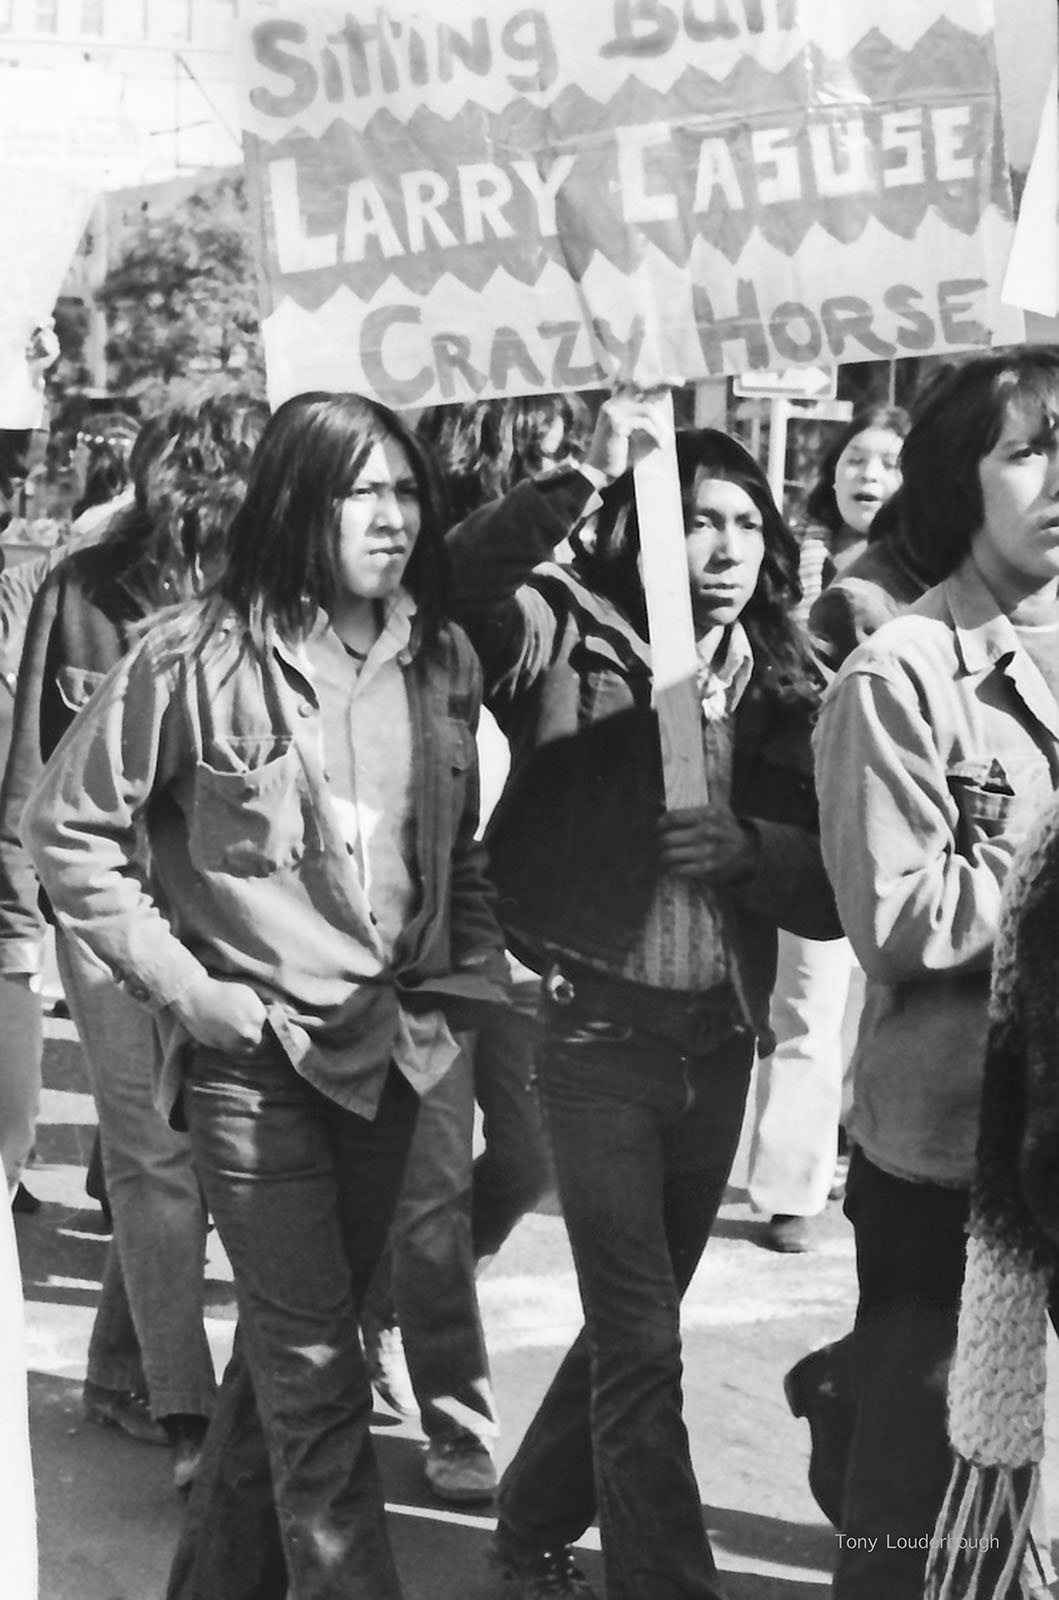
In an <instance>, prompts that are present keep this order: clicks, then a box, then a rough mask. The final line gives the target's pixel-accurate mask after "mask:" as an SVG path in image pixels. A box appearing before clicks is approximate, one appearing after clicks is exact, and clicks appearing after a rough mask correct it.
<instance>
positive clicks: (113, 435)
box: [70, 412, 140, 542]
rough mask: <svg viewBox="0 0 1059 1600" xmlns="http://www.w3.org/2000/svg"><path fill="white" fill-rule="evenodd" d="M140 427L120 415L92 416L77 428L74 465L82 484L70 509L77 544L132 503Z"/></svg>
mask: <svg viewBox="0 0 1059 1600" xmlns="http://www.w3.org/2000/svg"><path fill="white" fill-rule="evenodd" d="M139 432H140V429H139V425H138V423H136V422H135V421H134V420H133V419H132V418H131V417H127V416H124V415H123V414H122V413H121V412H107V413H104V414H103V415H97V416H91V417H89V418H87V419H86V420H85V422H84V423H83V424H82V426H81V427H80V428H79V429H78V433H77V438H76V440H75V443H74V449H73V452H72V456H71V464H72V467H73V470H74V474H75V477H76V480H77V483H78V484H79V490H78V493H77V497H76V499H75V500H74V502H73V505H72V506H71V508H70V516H71V519H72V527H71V530H70V532H71V539H72V540H73V541H74V542H78V541H79V540H81V539H84V538H86V537H87V536H89V535H91V534H92V533H93V532H95V530H96V529H97V528H99V527H101V526H102V525H103V524H105V523H106V522H107V521H108V520H109V519H110V517H112V516H113V515H114V513H115V512H116V511H120V510H121V509H122V508H123V507H124V506H128V505H131V504H132V502H133V493H134V491H133V483H132V476H131V470H130V456H131V454H132V450H133V448H134V445H135V441H136V438H137V436H138V434H139Z"/></svg>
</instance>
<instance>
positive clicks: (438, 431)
mask: <svg viewBox="0 0 1059 1600" xmlns="http://www.w3.org/2000/svg"><path fill="white" fill-rule="evenodd" d="M556 422H559V423H561V425H562V430H563V435H562V452H563V455H564V456H565V457H568V458H570V459H572V460H574V461H577V460H580V458H581V456H582V455H583V454H584V449H585V444H586V442H587V439H588V431H589V430H588V423H589V412H588V407H587V405H586V404H585V402H584V401H583V400H582V399H581V398H580V396H579V395H576V394H538V395H529V396H525V397H522V398H519V399H511V400H469V401H467V402H466V403H465V404H463V405H451V406H428V407H427V409H426V410H425V411H424V412H423V413H422V415H421V416H420V418H419V421H418V422H417V423H416V433H417V435H418V437H419V438H420V439H422V441H423V442H424V444H426V445H428V446H429V448H430V449H431V450H432V451H433V453H434V456H435V458H436V460H437V463H438V466H439V467H440V469H441V473H442V476H443V478H444V480H445V486H446V489H447V492H448V495H449V500H450V502H451V512H452V516H453V518H454V519H455V520H456V521H459V520H461V519H462V518H463V517H466V516H469V515H470V513H471V512H472V511H476V510H477V509H478V507H479V506H482V505H485V504H486V503H487V502H488V501H490V500H498V499H500V497H501V496H502V495H505V494H507V492H508V490H509V489H513V488H514V487H515V485H516V483H521V482H522V480H523V479H524V478H535V477H536V476H537V475H538V473H540V472H542V471H544V469H545V468H546V467H548V466H549V465H550V464H551V463H550V462H549V461H547V460H546V459H545V456H544V451H543V443H544V440H545V439H546V438H547V436H548V434H549V433H550V432H551V431H552V429H553V428H554V426H555V424H556Z"/></svg>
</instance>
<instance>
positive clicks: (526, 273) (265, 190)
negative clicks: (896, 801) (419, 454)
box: [239, 0, 1021, 803]
mask: <svg viewBox="0 0 1059 1600" xmlns="http://www.w3.org/2000/svg"><path fill="white" fill-rule="evenodd" d="M993 31H994V18H993V11H992V6H991V4H989V3H988V0H581V3H580V4H578V5H576V6H571V5H570V4H569V3H568V0H536V3H533V4H529V5H527V4H525V3H524V0H488V3H486V0H446V4H445V5H444V6H443V7H442V6H439V5H430V4H424V3H420V4H418V5H417V4H415V0H408V3H405V0H387V3H385V4H378V5H375V6H372V7H369V6H367V5H360V6H353V5H348V4H347V5H342V4H327V3H324V0H319V3H305V0H259V3H258V5H257V7H256V9H255V8H253V7H251V8H249V9H247V11H246V12H245V13H244V16H243V24H242V32H241V35H240V43H239V59H240V64H241V108H242V122H243V133H244V154H245V158H246V164H247V170H248V174H249V177H250V180H251V193H252V196H253V200H254V213H255V218H256V226H257V230H258V252H259V259H260V262H261V267H262V284H263V290H264V308H263V311H264V316H263V329H262V331H263V337H264V343H265V355H266V363H267V370H268V383H269V393H270V396H271V398H272V400H273V402H278V401H280V400H282V399H284V398H285V397H286V396H288V395H290V394H294V393H297V392H299V391H303V390H305V389H308V388H324V389H354V390H358V391H360V392H361V393H364V394H368V395H373V396H374V397H376V398H377V399H379V400H381V401H383V402H385V403H386V404H388V405H391V406H394V407H396V408H407V407H416V406H423V405H427V404H431V403H439V402H451V401H461V400H471V399H478V398H482V397H491V396H505V395H512V394H526V393H544V392H549V391H556V390H566V389H585V388H592V387H598V386H603V385H610V384H613V383H615V382H619V381H620V382H631V383H635V384H638V385H641V386H651V385H658V384H674V383H677V382H690V381H695V380H696V379H700V378H708V377H715V376H719V375H722V374H726V373H739V372H745V371H749V372H753V371H774V370H778V369H785V368H795V367H800V366H804V367H816V366H819V365H821V364H823V365H831V364H833V363H836V362H843V361H866V360H872V359H880V358H893V357H896V356H900V355H924V354H928V353H932V352H936V351H946V350H958V349H966V348H975V347H984V346H988V345H989V344H990V343H991V342H992V341H993V340H994V339H995V338H1001V339H1003V338H1008V339H1014V338H1017V337H1019V335H1020V333H1021V318H1020V317H1019V316H1018V314H1017V313H1013V312H1011V311H1007V310H1005V308H1003V306H1002V305H1001V302H1000V297H999V282H1000V278H1001V275H1002V272H1003V268H1004V264H1005V261H1006V259H1007V253H1008V248H1009V245H1010V238H1011V227H1012V219H1011V196H1010V191H1009V186H1008V178H1007V168H1006V164H1005V162H1004V159H1003V149H1002V142H1001V140H1000V139H999V136H998V122H999V116H998V105H997V88H996V83H997V66H996V56H995V51H994V44H993ZM672 459H673V458H672V457H670V460H671V461H672ZM672 470H675V468H674V469H672ZM647 492H648V491H647V489H646V487H645V486H644V485H640V486H638V500H639V501H640V503H641V520H644V519H643V515H642V504H643V499H644V495H645V494H646V493H647ZM652 504H654V505H656V506H660V507H663V508H667V509H666V510H665V511H664V513H663V514H662V520H663V522H664V523H665V527H664V528H663V529H662V530H661V531H658V530H656V528H655V527H652V533H651V542H650V545H648V544H647V543H646V542H645V547H644V562H645V567H650V566H652V565H653V563H654V562H655V560H656V559H657V560H658V562H659V563H660V570H659V572H658V573H657V574H655V573H653V572H651V571H648V572H647V574H646V580H645V581H646V583H647V587H648V590H649V592H651V591H652V590H653V589H655V588H656V579H657V592H658V593H659V594H661V595H663V596H664V595H666V594H673V593H674V592H675V591H674V589H673V583H672V577H673V573H674V571H676V570H678V563H677V562H676V559H675V557H676V553H677V551H678V550H679V548H680V546H681V544H682V539H683V526H682V522H681V521H680V518H679V509H680V508H679V495H678V493H677V492H676V483H675V480H674V482H673V483H671V484H668V485H665V484H662V483H661V482H659V481H658V478H657V474H656V475H655V489H654V496H653V499H652ZM667 540H668V541H669V546H668V558H667V557H666V554H665V548H664V547H665V541H667ZM651 623H652V626H651V634H652V642H653V643H654V642H655V641H656V640H658V641H659V643H661V639H660V635H659V628H658V618H657V616H652V619H651ZM665 632H666V639H665V660H666V663H667V666H666V673H667V676H671V677H672V682H669V681H656V693H657V694H659V695H661V696H663V697H666V698H668V696H669V690H670V688H672V687H674V686H675V688H676V691H677V698H678V699H680V698H682V699H683V712H680V711H679V710H678V713H677V715H676V720H675V724H674V725H675V726H676V727H677V728H678V729H679V728H681V727H682V728H684V729H685V730H687V729H689V728H690V729H692V730H693V729H694V728H695V727H696V726H697V718H698V711H697V707H695V706H694V703H693V698H692V697H693V694H694V668H695V657H694V641H693V639H692V638H691V634H690V626H689V625H688V621H687V619H685V618H684V617H683V616H681V617H680V618H679V619H677V625H676V626H675V627H674V628H673V629H672V630H668V629H667V630H665ZM656 678H657V674H656ZM683 737H685V735H681V734H679V733H678V735H677V742H678V743H679V741H680V739H681V738H683ZM694 742H695V744H696V745H697V744H698V739H697V736H695V738H694ZM666 743H667V741H666V739H665V738H664V739H663V745H664V746H665V745H666ZM670 753H671V755H672V757H673V759H672V760H667V764H666V775H667V793H668V794H669V796H670V800H671V803H674V798H673V797H674V796H677V795H683V796H685V797H686V796H687V795H688V794H689V793H690V794H691V795H692V797H693V798H694V796H695V795H702V794H704V792H705V790H704V786H703V785H702V783H701V779H699V778H696V779H695V780H694V781H693V782H692V784H691V787H690V790H689V788H688V785H687V784H686V782H685V779H686V777H687V771H686V763H684V762H683V760H682V758H681V753H680V751H679V750H678V749H677V748H676V746H675V745H674V746H673V747H672V749H671V752H670ZM684 753H685V754H686V752H684ZM684 803H687V801H686V799H685V802H684Z"/></svg>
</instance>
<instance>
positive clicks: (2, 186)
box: [0, 166, 93, 428]
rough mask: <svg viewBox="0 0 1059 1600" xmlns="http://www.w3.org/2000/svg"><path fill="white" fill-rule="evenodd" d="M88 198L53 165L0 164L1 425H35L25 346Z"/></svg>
mask: <svg viewBox="0 0 1059 1600" xmlns="http://www.w3.org/2000/svg"><path fill="white" fill-rule="evenodd" d="M92 201H93V193H92V190H91V189H89V188H87V187H84V186H83V185H81V184H79V183H77V182H74V181H72V180H71V179H69V178H66V177H63V176H61V175H60V174H59V173H57V172H41V171H27V170H22V169H20V168H17V167H9V166H3V167H0V216H2V217H3V219H4V224H3V228H2V229H0V428H38V427H40V425H41V416H42V411H43V404H44V392H43V386H42V380H41V378H40V374H39V373H36V372H34V370H33V368H32V367H31V366H30V364H29V363H28V362H27V361H26V358H25V353H26V346H27V343H28V341H29V339H30V337H31V335H32V333H33V330H34V328H36V327H38V326H39V325H41V324H42V323H45V322H47V320H48V319H49V318H50V316H51V314H52V310H53V309H54V306H55V302H56V300H57V298H58V295H59V290H60V288H61V287H62V281H63V278H64V277H65V276H66V271H67V268H68V267H69V265H70V262H71V261H72V260H73V256H74V251H75V250H76V249H77V245H78V241H79V240H80V238H81V235H82V233H83V232H84V229H85V223H86V222H87V221H88V215H89V212H90V210H91V208H92Z"/></svg>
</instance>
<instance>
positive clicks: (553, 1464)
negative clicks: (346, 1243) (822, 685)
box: [449, 392, 837, 1600]
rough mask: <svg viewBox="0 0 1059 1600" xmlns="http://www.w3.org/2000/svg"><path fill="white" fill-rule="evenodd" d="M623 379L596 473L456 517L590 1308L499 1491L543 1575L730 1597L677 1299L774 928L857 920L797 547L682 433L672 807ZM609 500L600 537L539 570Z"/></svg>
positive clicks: (510, 932) (514, 1551) (758, 1002)
mask: <svg viewBox="0 0 1059 1600" xmlns="http://www.w3.org/2000/svg"><path fill="white" fill-rule="evenodd" d="M659 432H660V422H659V419H658V416H657V412H656V407H655V402H654V401H653V399H652V398H651V397H649V396H648V397H641V396H638V395H637V394H635V393H633V392H619V393H618V394H617V395H615V396H614V397H613V398H612V399H610V400H608V401H607V402H606V403H605V404H604V406H603V407H602V409H601V411H600V416H599V420H598V423H597V428H596V432H595V435H594V438H593V443H592V446H591V449H590V451H589V455H588V458H587V462H586V465H585V468H584V469H583V470H566V471H560V472H557V473H555V474H552V475H550V476H547V477H544V478H540V479H538V480H537V481H536V482H530V483H524V484H521V485H520V486H518V487H517V488H516V489H515V490H514V491H513V492H512V493H511V494H510V495H508V496H507V498H506V499H505V500H504V501H503V502H502V503H501V504H500V505H499V506H498V507H486V508H484V509H483V510H482V511H480V512H479V513H477V515H476V516H473V517H472V518H470V519H469V521H468V522H466V523H465V524H463V525H462V526H461V527H459V528H457V529H455V530H454V531H453V533H452V534H451V535H450V537H449V550H450V556H451V558H452V562H453V568H454V609H455V611H456V614H457V615H458V616H459V617H460V618H461V619H462V620H463V621H464V623H465V625H466V626H467V628H468V630H469V632H470V633H471V635H472V638H473V639H474V641H475V643H476V645H477V647H478V650H479V653H480V655H481V657H482V660H483V664H484V668H485V673H486V682H487V692H488V697H489V701H490V704H491V708H492V710H493V711H494V713H495V715H496V717H497V719H498V721H499V723H500V725H501V727H502V728H503V730H504V731H505V733H507V735H508V737H509V739H510V741H511V746H512V771H511V776H510V778H509V780H508V783H507V785H506V788H505V791H504V793H503V795H502V796H501V798H500V801H499V802H498V805H497V807H496V809H495V811H494V813H493V817H492V820H491V823H490V827H489V829H488V831H487V841H488V843H489V846H490V855H491V860H492V864H493V870H494V875H495V876H496V878H497V882H498V886H499V888H500V892H501V906H502V908H503V913H504V921H505V931H506V933H507V936H508V943H509V946H510V947H511V948H512V949H513V950H514V951H515V952H516V954H518V955H519V956H520V957H521V958H522V959H523V960H525V961H526V962H527V964H529V965H530V966H532V967H533V968H534V969H535V970H537V971H539V972H541V973H542V974H544V975H545V1002H544V1008H543V1023H544V1028H545V1030H546V1037H545V1039H544V1041H543V1044H542V1049H541V1054H540V1058H539V1063H538V1081H539V1089H540V1094H541V1098H542V1103H543V1107H544V1111H545V1116H546V1122H547V1126H548V1131H549V1134H550V1139H551V1145H552V1153H553V1156H554V1159H555V1165H556V1172H557V1178H558V1185H559V1192H560V1197H561V1200H562V1206H563V1213H564V1217H565V1220H566V1225H567V1228H568V1230H569V1234H570V1239H571V1244H572V1247H573V1253H574V1260H575V1265H576V1268H577V1274H578V1283H579V1287H580V1292H581V1297H582V1303H583V1306H584V1312H585V1329H584V1332H583V1333H582V1334H581V1336H580V1337H579V1338H578V1340H577V1341H576V1343H575V1345H574V1346H573V1348H572V1350H571V1351H570V1353H569V1354H568V1355H567V1357H566V1359H565V1361H564V1362H563V1363H562V1366H561V1368H560V1370H559V1372H558V1374H557V1376H556V1378H555V1380H554V1382H553V1384H552V1386H551V1388H550V1390H549V1391H548V1394H547V1395H546V1397H545V1399H544V1401H543V1402H542V1405H541V1407H540V1409H539V1411H538V1413H537V1416H536V1417H535V1418H534V1420H533V1422H532V1423H531V1424H530V1427H529V1430H528V1432H527V1434H526V1437H525V1439H524V1441H523V1443H522V1445H521V1447H520V1449H519V1451H518V1452H517V1454H516V1456H515V1459H514V1461H513V1462H512V1464H511V1466H510V1467H509V1469H508V1471H507V1473H506V1474H505V1476H504V1478H503V1480H502V1482H501V1485H500V1490H499V1526H498V1530H497V1544H496V1554H497V1560H498V1563H499V1565H500V1568H501V1570H502V1571H503V1572H504V1573H505V1574H506V1576H507V1577H508V1579H509V1580H510V1581H511V1582H512V1584H513V1585H514V1586H515V1588H516V1590H517V1592H518V1593H519V1594H520V1595H522V1596H525V1597H527V1600H529V1597H532V1596H538V1595H543V1594H554V1595H556V1596H558V1595H571V1596H574V1595H578V1596H579V1595H587V1594H588V1593H589V1590H588V1588H587V1585H586V1584H585V1583H584V1580H583V1579H582V1577H581V1575H580V1574H579V1573H578V1571H577V1568H576V1567H575V1565H574V1563H573V1559H572V1556H571V1551H570V1546H571V1544H572V1543H573V1542H574V1541H575V1540H576V1539H578V1538H580V1536H581V1535H582V1534H583V1533H584V1531H585V1529H586V1528H587V1527H588V1525H589V1524H590V1523H591V1521H592V1520H593V1517H594V1516H595V1515H596V1513H597V1510H598V1513H599V1518H600V1527H601V1532H602V1543H603V1558H604V1565H605V1569H606V1577H607V1592H608V1596H609V1600H657V1597H658V1596H660V1595H661V1594H663V1593H665V1594H674V1595H675V1594H683V1595H696V1596H701V1597H704V1600H705V1597H709V1596H717V1595H719V1594H720V1588H719V1583H718V1578H717V1572H716V1567H715V1564H714V1560H713V1555H712V1552H711V1550H710V1546H709V1541H708V1539H707V1536H706V1532H705V1529H704V1527H703V1521H702V1509H701V1504H700V1498H699V1492H698V1488H697V1486H696V1483H695V1478H694V1473H693V1470H692V1465H691V1459H690V1452H689V1448H688V1440H687V1434H686V1431H685V1428H684V1423H683V1418H682V1396H681V1358H680V1330H679V1302H680V1297H681V1295H682V1294H683V1292H684V1290H685V1289H686V1287H687V1285H688V1282H689V1281H690V1278H691V1276H692V1273H693V1272H694V1270H695V1267H696V1265H697V1263H698V1261H699V1257H700V1255H701V1253H702V1250H703V1248H704V1246H705V1244H706V1241H707V1239H708V1237H709V1234H710V1230H711V1228H712V1226H713V1222H714V1218H715V1216H716V1212H717V1208H718V1205H719V1203H720V1200H721V1196H722V1193H723V1191H724V1186H725V1181H726V1178H727V1175H728V1172H729V1168H730V1166H731V1162H732V1157H733V1153H734V1150H735V1147H736V1143H737V1140H738V1137H739V1130H740V1125H741V1122H742V1116H743V1109H744V1105H745V1100H746V1093H747V1086H748V1082H749V1075H750V1068H751V1064H752V1061H753V1056H754V1047H755V1040H756V1039H758V1038H761V1039H764V1038H765V1037H766V1035H767V1015H768V1001H769V994H770V991H771V987H772V980H773V976H774V972H775V950H776V924H777V922H778V921H783V922H785V923H787V924H789V925H790V926H791V927H793V928H795V929H796V930H798V931H800V932H803V933H806V934H812V935H816V936H820V937H824V936H828V935H832V934H834V933H835V932H837V922H836V920H835V915H834V907H833V903H832V899H831V893H830V889H829V887H828V884H827V881H826V878H825V875H824V872H823V869H822V865H821V861H820V855H819V847H818V843H817V840H816V838H815V833H814V830H815V799H814V795H813V787H812V782H811V779H810V772H809V762H810V756H809V745H808V740H809V724H810V719H811V716H812V714H813V710H814V708H815V704H816V698H817V688H818V682H817V678H816V675H815V672H814V668H813V664H812V662H811V659H810V657H809V654H808V651H807V648H806V645H805V643H804V641H803V637H802V635H801V633H800V631H799V630H798V628H797V627H796V625H795V624H794V623H793V622H792V620H791V615H790V612H791V606H792V604H793V602H794V600H795V598H796V595H797V588H796V570H797V546H796V545H795V542H794V540H793V537H792V535H791V534H790V532H789V531H788V529H787V528H786V526H785V525H784V523H783V521H782V520H781V518H780V516H779V513H778V511H777V510H776V507H775V504H774V503H773V500H772V497H771V494H770V493H769V489H768V485H767V482H766V480H765V477H764V475H763V473H762V472H761V470H760V468H759V467H758V466H757V464H756V463H755V462H754V461H753V459H752V458H751V457H750V456H749V455H748V454H747V453H746V451H745V450H743V448H742V447H741V446H740V445H739V444H737V443H736V442H735V441H734V440H732V439H730V438H728V437H727V436H726V435H724V434H721V433H717V432H714V431H713V430H710V429H707V430H702V431H694V432H689V433H687V434H684V435H680V436H678V460H679V472H680V482H681V489H682V494H683V503H684V514H685V531H686V539H685V551H686V556H687V566H688V580H689V584H690V590H691V602H692V610H693V615H694V623H695V635H696V640H697V651H698V657H699V674H698V676H699V686H698V687H699V695H700V698H701V704H702V718H701V724H700V726H701V736H702V748H703V755H704V760H705V765H706V770H707V775H708V782H709V791H710V800H709V803H708V804H706V805H704V806H701V807H693V808H689V809H686V810H677V811H670V812H667V811H666V809H665V802H664V799H663V787H662V768H661V754H660V745H659V729H658V722H657V717H656V714H655V712H654V711H653V709H652V706H651V657H650V647H649V644H648V640H647V631H646V618H645V603H644V595H643V588H642V584H641V579H640V574H639V537H640V535H639V527H638V523H637V517H636V511H635V506H634V502H633V495H632V479H631V473H629V472H627V470H626V469H627V467H628V465H629V451H630V441H632V442H633V445H634V447H638V445H639V442H640V441H643V442H644V443H648V442H649V441H650V439H651V437H654V438H656V439H657V438H658V437H659ZM608 483H612V484H613V487H612V488H610V489H609V490H607V492H606V493H605V495H604V503H603V508H602V510H601V512H600V515H599V518H598V520H597V523H596V531H595V537H594V538H593V541H592V549H591V551H586V550H584V549H583V548H582V549H579V550H578V553H577V555H576V557H575V560H574V562H573V564H572V565H569V566H558V565H554V564H547V563H548V558H549V557H550V555H551V552H552V551H553V549H554V547H555V546H556V545H557V544H559V543H560V541H562V540H563V539H565V538H566V537H567V536H569V535H570V533H571V532H572V530H573V529H574V527H575V524H576V523H577V522H578V521H579V519H580V518H582V517H583V515H584V514H585V513H586V511H587V512H589V513H591V511H592V510H593V509H594V502H593V501H592V490H593V488H594V487H600V486H603V485H605V484H608ZM541 563H546V564H545V565H541Z"/></svg>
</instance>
